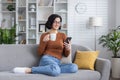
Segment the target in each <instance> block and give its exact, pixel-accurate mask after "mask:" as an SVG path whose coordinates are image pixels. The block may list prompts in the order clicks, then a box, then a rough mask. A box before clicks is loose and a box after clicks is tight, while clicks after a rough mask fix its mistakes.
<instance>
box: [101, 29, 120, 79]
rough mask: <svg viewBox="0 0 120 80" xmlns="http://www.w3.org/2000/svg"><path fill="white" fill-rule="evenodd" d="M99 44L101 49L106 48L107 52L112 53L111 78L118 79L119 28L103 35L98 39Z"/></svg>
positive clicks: (119, 59)
mask: <svg viewBox="0 0 120 80" xmlns="http://www.w3.org/2000/svg"><path fill="white" fill-rule="evenodd" d="M99 43H100V44H102V46H103V47H107V48H108V50H110V51H112V53H113V56H112V77H114V78H120V76H119V73H120V71H119V69H118V68H119V67H120V55H119V51H120V27H118V28H116V29H113V30H112V31H111V32H109V33H108V34H107V35H103V36H101V37H100V38H99Z"/></svg>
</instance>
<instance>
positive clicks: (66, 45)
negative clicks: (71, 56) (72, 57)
mask: <svg viewBox="0 0 120 80" xmlns="http://www.w3.org/2000/svg"><path fill="white" fill-rule="evenodd" d="M64 46H65V48H66V49H67V50H71V42H70V41H68V43H67V42H64Z"/></svg>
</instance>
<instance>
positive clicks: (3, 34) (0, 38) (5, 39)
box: [0, 25, 16, 44]
mask: <svg viewBox="0 0 120 80" xmlns="http://www.w3.org/2000/svg"><path fill="white" fill-rule="evenodd" d="M15 38H16V25H14V26H12V27H11V29H6V28H5V29H2V28H0V44H14V43H15V41H16V40H15Z"/></svg>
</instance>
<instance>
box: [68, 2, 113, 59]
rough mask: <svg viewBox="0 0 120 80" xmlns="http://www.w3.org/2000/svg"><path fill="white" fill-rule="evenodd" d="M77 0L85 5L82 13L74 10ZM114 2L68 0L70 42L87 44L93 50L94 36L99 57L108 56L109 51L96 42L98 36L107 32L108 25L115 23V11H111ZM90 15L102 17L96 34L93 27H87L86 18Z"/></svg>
mask: <svg viewBox="0 0 120 80" xmlns="http://www.w3.org/2000/svg"><path fill="white" fill-rule="evenodd" d="M79 1H80V2H81V3H84V4H85V5H86V7H87V10H86V12H85V13H84V14H78V13H76V11H75V5H76V4H77V3H78V2H79ZM114 3H115V1H114V0H69V5H68V6H69V8H68V9H69V10H68V11H69V12H68V23H69V25H68V26H69V27H68V35H69V36H72V43H73V44H79V45H84V46H88V47H90V48H92V49H93V50H95V36H96V50H100V54H99V57H102V58H110V56H111V55H110V54H109V53H110V52H108V51H107V50H106V49H104V48H103V47H102V46H101V45H99V44H98V38H99V37H100V36H101V35H103V34H106V33H107V32H108V30H109V27H110V26H109V24H110V25H111V26H114V25H115V19H114V15H115V13H114V11H113V10H114V6H115V4H114ZM109 12H110V13H109ZM111 15H113V16H111ZM92 16H99V17H102V18H103V26H102V27H96V34H95V28H94V27H92V28H88V27H89V25H88V20H89V17H92ZM110 19H111V20H110ZM112 21H113V22H112ZM109 22H110V23H109Z"/></svg>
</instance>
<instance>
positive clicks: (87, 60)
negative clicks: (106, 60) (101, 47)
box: [74, 50, 99, 70]
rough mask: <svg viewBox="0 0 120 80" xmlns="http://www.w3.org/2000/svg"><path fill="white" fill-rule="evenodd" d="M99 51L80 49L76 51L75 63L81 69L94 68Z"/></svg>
mask: <svg viewBox="0 0 120 80" xmlns="http://www.w3.org/2000/svg"><path fill="white" fill-rule="evenodd" d="M98 53H99V51H78V50H77V52H76V56H75V61H74V63H75V64H77V65H78V68H79V69H90V70H94V63H95V61H96V58H97V56H98Z"/></svg>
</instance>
